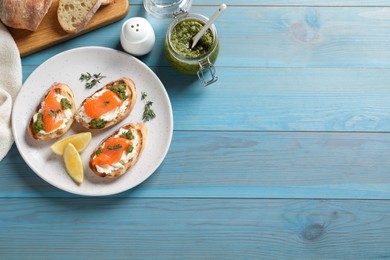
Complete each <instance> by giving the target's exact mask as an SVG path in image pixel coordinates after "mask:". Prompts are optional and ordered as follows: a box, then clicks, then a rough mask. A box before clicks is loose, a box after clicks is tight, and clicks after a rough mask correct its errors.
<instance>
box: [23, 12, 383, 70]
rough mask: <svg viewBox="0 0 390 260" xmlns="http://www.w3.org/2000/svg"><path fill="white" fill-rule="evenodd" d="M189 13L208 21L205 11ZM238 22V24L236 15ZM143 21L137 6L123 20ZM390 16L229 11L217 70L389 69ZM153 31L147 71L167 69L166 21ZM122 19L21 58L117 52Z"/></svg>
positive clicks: (27, 61)
mask: <svg viewBox="0 0 390 260" xmlns="http://www.w3.org/2000/svg"><path fill="white" fill-rule="evenodd" d="M193 12H197V13H202V14H204V15H207V16H211V15H212V14H213V12H214V9H213V8H211V7H209V6H194V7H193ZM238 14H239V15H240V19H237V15H238ZM134 16H145V11H144V9H143V7H142V6H141V5H136V6H133V7H132V8H130V12H129V14H128V16H127V18H130V17H134ZM389 17H390V16H389V11H388V9H386V8H382V7H379V8H369V9H367V8H362V7H348V8H337V7H302V6H299V7H258V6H233V7H232V8H230V9H228V10H227V11H226V12H225V13H224V14H223V15H222V16H221V17H220V18H219V19H218V20H217V21H216V26H217V28H218V33H219V37H220V41H221V51H220V55H219V58H218V64H219V66H228V67H238V66H240V67H248V66H249V67H305V68H306V67H325V68H329V67H332V68H333V67H348V68H351V67H353V68H361V67H364V68H378V67H384V68H388V67H389V65H390V50H389V48H388V46H389V29H388V24H389ZM148 19H149V20H150V21H151V23H152V25H153V27H154V29H155V31H156V44H155V48H154V49H153V50H152V52H151V53H150V54H149V55H146V56H144V57H141V60H142V61H144V62H145V63H146V64H147V65H149V66H158V67H160V66H169V65H168V62H167V60H166V59H165V58H164V57H163V55H162V47H163V42H164V37H165V32H166V28H167V26H168V24H169V22H170V20H169V19H162V20H161V19H153V18H148ZM123 21H124V20H122V21H119V22H116V23H114V24H111V25H108V26H106V27H104V28H102V29H99V30H97V31H94V32H91V33H88V34H87V35H83V36H80V37H77V38H75V39H73V40H70V41H67V42H66V43H64V44H61V45H56V46H55V47H52V48H49V49H47V50H43V51H41V52H39V53H38V54H33V55H30V56H28V57H26V58H24V59H23V64H24V65H38V64H41V63H42V62H43V61H45V60H46V59H48V58H49V57H51V56H53V55H55V54H57V53H59V52H61V51H64V50H67V49H71V48H75V47H80V46H90V45H99V46H106V47H110V48H119V49H120V48H121V47H120V43H119V32H120V28H121V25H122V23H123ZM232 21H234V24H232Z"/></svg>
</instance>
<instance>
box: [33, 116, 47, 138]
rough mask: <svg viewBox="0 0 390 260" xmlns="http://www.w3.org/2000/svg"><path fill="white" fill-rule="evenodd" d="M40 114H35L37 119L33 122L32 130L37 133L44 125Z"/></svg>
mask: <svg viewBox="0 0 390 260" xmlns="http://www.w3.org/2000/svg"><path fill="white" fill-rule="evenodd" d="M42 118H43V117H42V114H41V113H39V114H38V115H37V120H36V121H35V122H34V123H33V131H34V133H35V134H37V133H38V132H39V131H41V130H43V128H44V127H45V124H44V123H43V119H42Z"/></svg>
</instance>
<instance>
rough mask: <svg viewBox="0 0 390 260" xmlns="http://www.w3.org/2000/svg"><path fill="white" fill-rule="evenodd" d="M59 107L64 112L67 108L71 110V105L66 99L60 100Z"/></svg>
mask: <svg viewBox="0 0 390 260" xmlns="http://www.w3.org/2000/svg"><path fill="white" fill-rule="evenodd" d="M61 107H62V109H63V110H65V109H68V108H72V104H71V103H70V101H69V100H68V99H66V98H61Z"/></svg>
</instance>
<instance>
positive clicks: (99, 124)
mask: <svg viewBox="0 0 390 260" xmlns="http://www.w3.org/2000/svg"><path fill="white" fill-rule="evenodd" d="M106 124H107V122H106V121H105V120H104V119H100V118H94V119H92V120H91V122H89V125H90V126H92V127H93V128H103V127H104V126H105V125H106Z"/></svg>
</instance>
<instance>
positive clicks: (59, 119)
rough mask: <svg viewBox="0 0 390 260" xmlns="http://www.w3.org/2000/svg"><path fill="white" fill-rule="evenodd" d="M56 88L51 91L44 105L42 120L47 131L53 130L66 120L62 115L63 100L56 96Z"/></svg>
mask: <svg viewBox="0 0 390 260" xmlns="http://www.w3.org/2000/svg"><path fill="white" fill-rule="evenodd" d="M55 94H56V90H55V89H52V90H50V91H49V93H48V94H47V96H46V98H45V105H44V107H43V114H42V120H43V124H44V126H45V128H44V130H45V132H51V131H53V130H55V129H57V128H58V127H60V126H61V125H62V123H63V122H64V119H63V115H62V107H61V102H59V101H58V100H57V98H56V95H55Z"/></svg>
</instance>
